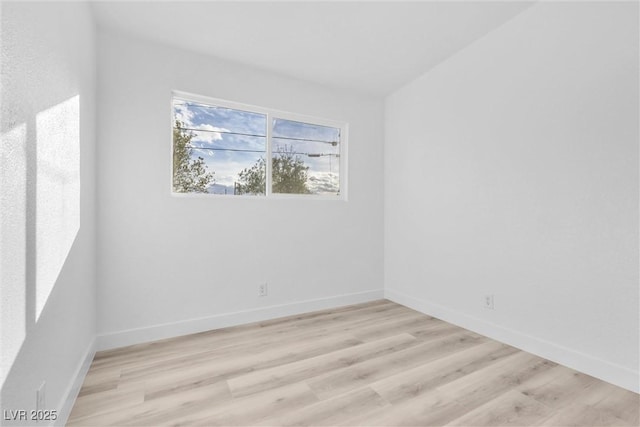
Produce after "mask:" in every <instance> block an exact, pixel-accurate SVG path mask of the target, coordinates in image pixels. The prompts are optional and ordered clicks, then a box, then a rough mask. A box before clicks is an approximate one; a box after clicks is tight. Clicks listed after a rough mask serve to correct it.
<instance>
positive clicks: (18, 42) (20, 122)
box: [0, 2, 96, 425]
mask: <svg viewBox="0 0 640 427" xmlns="http://www.w3.org/2000/svg"><path fill="white" fill-rule="evenodd" d="M1 7H2V38H1V40H2V80H1V81H2V94H1V99H2V108H1V111H2V145H1V148H0V149H1V151H0V230H1V238H0V285H1V286H0V312H1V320H0V325H1V326H0V340H1V343H2V346H1V353H0V362H1V363H0V367H1V376H0V378H1V380H2V382H1V387H2V392H1V397H2V398H1V405H0V406H1V409H2V412H3V417H2V418H5V413H4V411H5V410H6V411H10V410H14V411H15V410H20V409H24V410H29V409H35V400H36V393H35V390H36V389H37V388H38V387H39V386H40V384H41V383H42V381H46V402H45V407H44V408H42V409H51V410H57V411H59V412H58V413H59V414H60V415H61V416H62V417H63V416H64V411H65V410H68V409H69V407H68V404H69V401H68V400H67V397H68V396H70V395H71V398H73V397H75V396H73V392H74V389H73V386H74V384H73V380H74V379H75V378H76V377H77V373H78V372H79V370H80V369H81V368H82V367H83V362H85V360H86V358H87V356H89V357H91V356H92V345H93V340H94V336H95V319H96V317H95V247H96V240H95V236H96V226H95V55H94V33H95V31H94V27H93V23H92V16H91V14H90V11H89V8H88V6H87V5H86V4H80V3H67V4H51V3H49V4H45V3H17V2H2V6H1ZM78 103H79V104H78ZM65 405H66V406H65ZM60 411H62V412H63V413H60ZM2 422H3V423H5V424H7V425H10V424H12V423H11V422H10V421H5V420H3V421H2ZM26 424H30V425H31V424H33V422H28V423H26ZM45 424H46V423H45Z"/></svg>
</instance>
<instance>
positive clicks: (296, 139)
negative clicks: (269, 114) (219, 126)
mask: <svg viewBox="0 0 640 427" xmlns="http://www.w3.org/2000/svg"><path fill="white" fill-rule="evenodd" d="M176 129H180V130H190V131H194V132H210V133H224V134H227V135H240V136H251V137H255V138H266V137H267V136H266V135H258V134H253V133H242V132H231V131H224V130H211V129H196V128H187V127H180V128H176ZM271 138H272V139H286V140H290V141H305V142H323V143H325V144H331V145H333V146H334V147H335V146H336V145H338V141H324V140H322V139H311V138H294V137H289V136H272V137H271Z"/></svg>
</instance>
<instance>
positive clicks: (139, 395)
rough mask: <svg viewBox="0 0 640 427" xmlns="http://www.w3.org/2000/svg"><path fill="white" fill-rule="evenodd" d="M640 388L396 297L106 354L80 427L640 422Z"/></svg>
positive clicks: (79, 412)
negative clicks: (470, 328) (552, 359)
mask: <svg viewBox="0 0 640 427" xmlns="http://www.w3.org/2000/svg"><path fill="white" fill-rule="evenodd" d="M639 413H640V396H638V394H636V393H632V392H630V391H627V390H623V389H621V388H619V387H616V386H613V385H611V384H607V383H605V382H603V381H600V380H598V379H596V378H592V377H590V376H588V375H585V374H581V373H578V372H576V371H573V370H571V369H569V368H566V367H563V366H559V365H557V364H555V363H553V362H550V361H548V360H545V359H542V358H540V357H537V356H534V355H531V354H529V353H525V352H523V351H520V350H518V349H515V348H513V347H509V346H507V345H504V344H501V343H498V342H496V341H493V340H490V339H489V338H486V337H483V336H481V335H478V334H476V333H474V332H471V331H468V330H465V329H462V328H459V327H456V326H454V325H451V324H449V323H446V322H443V321H442V320H439V319H435V318H432V317H429V316H424V315H422V314H420V313H418V312H416V311H413V310H410V309H408V308H406V307H403V306H401V305H398V304H395V303H392V302H390V301H385V300H381V301H376V302H371V303H367V304H360V305H353V306H347V307H340V308H337V309H333V310H324V311H318V312H313V313H307V314H300V315H295V316H288V317H285V318H280V319H273V320H269V321H265V322H257V323H253V324H248V325H242V326H238V327H231V328H224V329H219V330H215V331H207V332H201V333H197V334H192V335H187V336H183V337H176V338H171V339H167V340H160V341H156V342H152V343H145V344H139V345H134V346H129V347H124V348H120V349H115V350H109V351H105V352H99V353H98V354H97V355H96V357H95V359H94V361H93V362H92V364H91V367H90V369H89V372H88V374H87V376H86V378H85V381H84V384H83V386H82V388H81V390H80V393H79V397H78V398H77V399H76V402H75V405H74V407H73V409H72V412H71V416H70V418H69V420H68V423H67V425H69V426H110V425H113V426H182V425H184V426H187V425H189V426H192V425H203V426H205V425H206V426H213V425H229V426H240V425H242V426H253V425H262V426H279V425H288V426H294V425H295V426H298V425H300V426H302V425H318V426H321V425H322V426H328V425H347V426H358V425H366V426H400V425H412V426H443V425H473V426H478V427H480V426H488V425H505V426H506V425H532V426H533V425H536V426H561V425H562V426H567V425H576V426H582V427H588V426H600V425H603V426H604V425H621V426H636V427H637V426H638V425H639V424H640V420H639V415H638V414H639Z"/></svg>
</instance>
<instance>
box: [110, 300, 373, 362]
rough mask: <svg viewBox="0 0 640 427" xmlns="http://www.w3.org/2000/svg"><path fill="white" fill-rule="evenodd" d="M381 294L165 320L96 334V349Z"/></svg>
mask: <svg viewBox="0 0 640 427" xmlns="http://www.w3.org/2000/svg"><path fill="white" fill-rule="evenodd" d="M382 298H384V291H383V290H382V289H380V290H371V291H365V292H358V293H353V294H344V295H338V296H334V297H328V298H319V299H313V300H305V301H298V302H294V303H289V304H280V305H272V306H268V307H260V308H255V309H251V310H242V311H236V312H233V313H224V314H218V315H214V316H209V317H202V318H198V319H189V320H183V321H180V322H175V323H165V324H162V325H154V326H149V327H146V328H136V329H129V330H125V331H119V332H114V333H110V334H104V335H99V336H98V337H97V349H98V351H100V350H108V349H112V348H118V347H124V346H127V345H132V344H140V343H143V342H148V341H155V340H160V339H164V338H172V337H177V336H180V335H187V334H194V333H197V332H204V331H210V330H212V329H219V328H226V327H228V326H237V325H242V324H245V323H252V322H259V321H263V320H268V319H275V318H277V317H284V316H291V315H295V314H301V313H307V312H310V311H316V310H325V309H329V308H336V307H341V306H345V305H350V304H359V303H363V302H368V301H374V300H377V299H382Z"/></svg>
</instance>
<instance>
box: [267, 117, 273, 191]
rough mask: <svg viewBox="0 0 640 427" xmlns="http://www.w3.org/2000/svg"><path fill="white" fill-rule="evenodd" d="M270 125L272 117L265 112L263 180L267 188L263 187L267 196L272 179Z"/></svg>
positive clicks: (271, 124)
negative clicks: (265, 148) (265, 144)
mask: <svg viewBox="0 0 640 427" xmlns="http://www.w3.org/2000/svg"><path fill="white" fill-rule="evenodd" d="M272 127H273V119H272V117H271V113H267V158H266V159H265V160H266V162H265V165H266V171H265V173H266V174H267V176H266V179H265V182H266V185H267V188H266V189H265V195H266V196H267V197H269V196H270V195H271V179H272V173H271V168H272V166H273V165H272V161H271V146H272V144H271V133H272Z"/></svg>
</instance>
